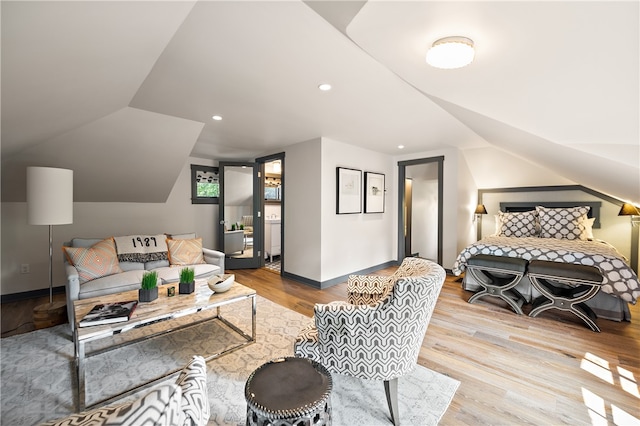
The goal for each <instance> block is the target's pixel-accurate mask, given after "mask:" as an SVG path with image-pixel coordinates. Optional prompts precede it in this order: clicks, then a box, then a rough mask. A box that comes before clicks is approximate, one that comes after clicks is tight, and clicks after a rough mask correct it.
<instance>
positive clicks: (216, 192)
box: [191, 164, 220, 204]
mask: <svg viewBox="0 0 640 426" xmlns="http://www.w3.org/2000/svg"><path fill="white" fill-rule="evenodd" d="M219 196H220V176H219V173H218V168H217V167H210V166H198V165H196V164H192V165H191V204H218V197H219Z"/></svg>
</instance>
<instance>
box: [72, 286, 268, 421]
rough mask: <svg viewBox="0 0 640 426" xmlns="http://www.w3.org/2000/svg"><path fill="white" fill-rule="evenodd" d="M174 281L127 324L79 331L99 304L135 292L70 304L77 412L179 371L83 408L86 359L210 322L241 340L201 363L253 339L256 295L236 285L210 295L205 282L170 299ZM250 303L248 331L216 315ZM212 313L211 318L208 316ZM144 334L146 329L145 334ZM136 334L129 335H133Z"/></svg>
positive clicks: (135, 296) (131, 297)
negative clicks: (101, 343)
mask: <svg viewBox="0 0 640 426" xmlns="http://www.w3.org/2000/svg"><path fill="white" fill-rule="evenodd" d="M177 285H178V284H177V283H174V284H166V285H162V286H159V287H158V298H157V299H156V300H154V301H152V302H149V303H138V306H137V307H136V309H135V311H134V313H133V315H132V316H131V319H130V320H129V321H126V322H119V323H113V324H105V325H97V326H90V327H79V326H78V323H79V322H80V320H81V319H82V318H83V317H84V316H85V315H86V314H87V313H88V312H89V311H90V310H91V308H93V306H95V305H98V304H102V303H113V302H119V301H120V302H121V301H126V300H138V291H137V290H133V291H127V292H122V293H116V294H111V295H107V296H99V297H94V298H90V299H83V300H76V301H75V302H73V307H74V310H75V330H74V332H73V342H74V346H75V363H76V370H77V389H78V402H77V405H76V406H77V408H78V411H82V410H84V409H86V408H90V407H94V406H98V405H102V404H106V403H108V402H110V401H113V400H115V399H117V398H121V397H123V396H127V395H130V394H132V393H134V392H137V391H138V390H140V389H142V388H144V387H147V386H151V385H153V384H156V383H158V382H160V381H162V380H165V379H166V378H168V377H169V376H171V375H173V374H176V373H178V372H179V371H180V370H181V369H182V368H181V367H180V368H176V369H175V370H171V371H170V372H168V373H166V374H164V375H162V376H160V377H157V378H155V379H153V380H149V381H147V382H145V383H142V384H139V385H137V386H135V387H133V388H130V389H127V390H125V391H123V392H121V393H118V394H117V395H113V396H110V397H108V398H105V399H102V400H100V401H98V402H95V403H92V404H91V405H90V406H88V405H87V404H86V390H85V369H86V361H87V358H88V357H90V356H94V355H97V354H99V353H104V352H106V351H110V350H113V349H117V348H119V347H122V346H126V345H130V344H133V343H137V342H140V341H143V340H147V339H150V338H153V337H157V336H160V335H163V334H167V333H172V332H175V331H178V330H181V329H184V328H186V327H192V326H194V325H197V324H201V323H207V322H209V321H221V322H222V323H224V324H225V325H226V326H228V327H229V328H231V329H232V330H233V331H234V332H235V333H237V334H238V335H239V336H240V337H241V342H240V343H239V344H237V345H234V346H231V347H228V348H226V349H224V350H222V351H220V352H217V353H215V354H210V355H208V356H205V357H204V358H205V361H207V362H208V361H210V360H212V359H215V358H219V357H221V356H223V355H226V354H228V353H230V352H233V351H236V350H238V349H240V348H243V347H245V346H247V345H250V344H252V343H254V342H255V341H256V291H255V290H253V289H251V288H249V287H245V286H243V285H242V284H239V283H238V282H235V283H234V284H233V285H232V286H231V288H230V289H229V290H228V291H226V292H224V293H213V292H212V291H211V290H210V289H209V287H208V286H207V282H206V281H205V280H202V281H196V286H195V291H194V292H193V293H191V294H178V293H177V292H176V294H175V296H168V289H169V287H177ZM247 299H250V300H251V332H250V333H246V332H245V331H243V330H242V329H241V328H240V327H239V326H237V325H234V324H232V323H231V322H230V321H228V320H227V319H225V318H224V317H223V316H222V315H221V313H220V307H222V306H224V305H230V304H234V303H238V302H240V301H243V300H247ZM207 311H211V315H205V314H207ZM147 330H148V331H147ZM134 331H135V332H136V333H132V332H134ZM125 333H130V334H131V335H133V338H132V339H129V340H126V339H120V337H122V335H123V334H125ZM114 336H117V337H118V339H119V340H121V342H120V343H116V344H113V345H108V346H107V347H105V348H103V349H100V350H96V351H93V352H89V353H87V352H86V344H87V343H90V342H95V341H97V340H100V339H107V338H113V337H114Z"/></svg>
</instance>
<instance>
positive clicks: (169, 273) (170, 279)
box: [152, 263, 223, 284]
mask: <svg viewBox="0 0 640 426" xmlns="http://www.w3.org/2000/svg"><path fill="white" fill-rule="evenodd" d="M185 266H189V267H190V268H193V272H194V273H195V278H196V279H203V278H209V277H210V276H212V275H216V274H222V273H223V271H221V270H220V267H219V266H217V265H211V264H209V263H201V264H197V265H185ZM152 270H153V271H156V272H157V273H158V278H159V279H160V280H162V284H168V283H176V282H178V281H180V271H181V270H182V268H181V267H176V266H165V267H163V268H155V269H152Z"/></svg>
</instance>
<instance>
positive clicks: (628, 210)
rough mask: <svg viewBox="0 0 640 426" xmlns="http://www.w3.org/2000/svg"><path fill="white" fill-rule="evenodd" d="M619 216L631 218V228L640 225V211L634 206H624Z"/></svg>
mask: <svg viewBox="0 0 640 426" xmlns="http://www.w3.org/2000/svg"><path fill="white" fill-rule="evenodd" d="M618 216H631V226H637V225H638V223H640V211H639V210H638V208H637V207H636V206H634V205H633V204H629V203H624V204H622V207H620V212H619V213H618Z"/></svg>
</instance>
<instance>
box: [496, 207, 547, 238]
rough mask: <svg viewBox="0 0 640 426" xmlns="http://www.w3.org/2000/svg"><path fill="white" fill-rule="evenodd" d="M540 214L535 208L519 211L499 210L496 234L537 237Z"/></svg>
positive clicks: (500, 235) (501, 235)
mask: <svg viewBox="0 0 640 426" xmlns="http://www.w3.org/2000/svg"><path fill="white" fill-rule="evenodd" d="M537 225H538V214H537V213H536V211H535V210H531V211H528V212H518V213H503V212H499V213H498V215H497V218H496V235H498V236H499V237H518V238H524V237H535V236H537V235H538V231H537V229H536V228H537Z"/></svg>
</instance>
